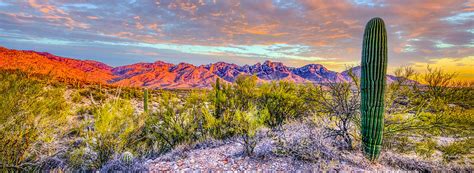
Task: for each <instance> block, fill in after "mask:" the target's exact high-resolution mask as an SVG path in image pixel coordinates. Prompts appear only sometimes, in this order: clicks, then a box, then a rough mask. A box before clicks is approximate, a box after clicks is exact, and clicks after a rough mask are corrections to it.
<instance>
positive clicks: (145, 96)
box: [143, 89, 148, 113]
mask: <svg viewBox="0 0 474 173" xmlns="http://www.w3.org/2000/svg"><path fill="white" fill-rule="evenodd" d="M143 111H145V112H147V113H148V89H143Z"/></svg>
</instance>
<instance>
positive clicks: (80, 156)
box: [67, 147, 97, 171]
mask: <svg viewBox="0 0 474 173" xmlns="http://www.w3.org/2000/svg"><path fill="white" fill-rule="evenodd" d="M96 160H97V153H95V152H94V151H92V150H91V149H90V148H88V147H79V148H76V149H73V150H72V151H71V152H69V153H68V155H67V162H68V167H69V168H70V169H72V170H84V171H86V170H91V169H93V168H94V167H95V164H94V162H95V161H96Z"/></svg>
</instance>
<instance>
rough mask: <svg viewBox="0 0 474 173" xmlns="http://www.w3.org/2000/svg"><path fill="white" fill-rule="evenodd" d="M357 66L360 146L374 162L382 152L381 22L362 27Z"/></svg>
mask: <svg viewBox="0 0 474 173" xmlns="http://www.w3.org/2000/svg"><path fill="white" fill-rule="evenodd" d="M361 66H362V67H361V83H360V88H361V90H362V91H361V110H360V111H361V114H362V122H361V123H362V126H361V127H362V129H361V131H362V132H361V133H362V146H363V150H364V153H365V155H366V157H367V158H368V159H369V160H371V161H375V160H377V158H378V157H379V155H380V150H381V148H382V137H383V123H384V122H383V113H384V91H385V85H386V78H385V75H386V73H387V31H386V30H385V23H384V21H383V20H382V19H381V18H373V19H371V20H370V21H369V22H368V23H367V25H366V26H365V32H364V39H363V43H362V62H361Z"/></svg>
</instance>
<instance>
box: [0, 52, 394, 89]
mask: <svg viewBox="0 0 474 173" xmlns="http://www.w3.org/2000/svg"><path fill="white" fill-rule="evenodd" d="M0 69H20V70H25V71H26V70H31V71H32V72H33V73H40V74H51V75H53V76H54V77H59V78H73V79H77V80H81V81H87V82H99V83H107V84H111V85H118V86H133V87H149V88H195V87H199V88H201V87H211V84H212V83H213V82H214V81H215V79H216V78H222V79H223V80H225V81H227V82H233V81H235V79H236V78H237V77H238V76H239V75H256V76H257V77H258V78H259V81H260V82H265V81H273V80H286V81H292V82H296V83H303V82H313V83H328V82H343V81H349V80H350V79H349V77H348V75H347V71H344V72H341V73H337V72H334V71H330V70H328V69H326V68H325V67H324V66H323V65H321V64H308V65H305V66H303V67H299V68H294V67H287V66H285V65H284V64H283V63H282V62H272V61H270V60H266V61H264V62H263V64H261V63H260V62H258V63H256V64H254V65H243V66H239V65H236V64H232V63H226V62H216V63H213V64H212V63H211V64H207V65H200V66H195V65H192V64H189V63H184V62H182V63H179V64H171V63H167V62H163V61H155V62H153V63H136V64H131V65H125V66H119V67H115V68H112V67H110V66H108V65H106V64H104V63H101V62H97V61H92V60H77V59H72V58H64V57H60V56H56V55H53V54H50V53H47V52H42V53H38V52H34V51H17V50H10V49H7V48H3V47H0ZM353 69H354V72H355V74H356V75H360V66H357V67H354V68H353ZM388 79H390V80H391V79H393V77H390V78H388Z"/></svg>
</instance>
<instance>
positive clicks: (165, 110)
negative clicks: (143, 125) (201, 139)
mask: <svg viewBox="0 0 474 173" xmlns="http://www.w3.org/2000/svg"><path fill="white" fill-rule="evenodd" d="M179 102H180V100H179V98H178V97H177V96H176V95H174V94H173V93H169V92H164V93H163V94H162V95H161V101H160V110H159V111H157V112H154V113H152V115H150V118H149V119H148V122H147V124H148V125H149V126H150V129H149V130H151V133H150V134H151V135H153V137H154V138H155V139H156V140H158V142H159V145H160V150H162V151H169V150H170V149H172V148H173V147H175V146H177V145H178V144H181V143H184V142H190V141H193V140H196V139H197V135H196V133H195V132H196V130H197V129H198V127H199V122H196V121H195V114H193V111H189V109H188V108H186V107H185V106H184V105H182V104H180V103H179Z"/></svg>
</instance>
